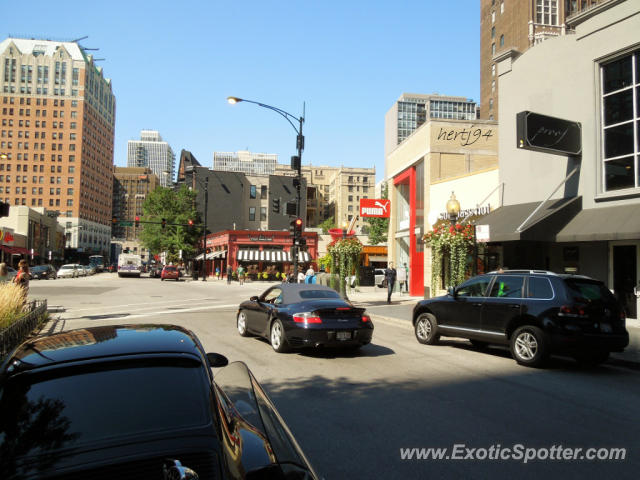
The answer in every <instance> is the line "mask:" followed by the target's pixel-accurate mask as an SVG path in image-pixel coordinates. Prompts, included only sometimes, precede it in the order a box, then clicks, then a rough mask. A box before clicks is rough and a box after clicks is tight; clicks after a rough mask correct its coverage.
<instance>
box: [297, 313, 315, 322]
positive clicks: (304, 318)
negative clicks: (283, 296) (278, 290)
mask: <svg viewBox="0 0 640 480" xmlns="http://www.w3.org/2000/svg"><path fill="white" fill-rule="evenodd" d="M293 321H294V322H296V323H322V319H321V318H320V317H319V316H318V314H317V313H316V312H301V313H294V314H293Z"/></svg>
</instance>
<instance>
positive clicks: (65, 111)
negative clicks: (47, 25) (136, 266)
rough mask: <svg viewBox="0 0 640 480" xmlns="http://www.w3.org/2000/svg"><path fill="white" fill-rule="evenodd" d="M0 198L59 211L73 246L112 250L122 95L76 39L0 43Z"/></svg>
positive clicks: (91, 250) (67, 238)
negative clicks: (115, 156)
mask: <svg viewBox="0 0 640 480" xmlns="http://www.w3.org/2000/svg"><path fill="white" fill-rule="evenodd" d="M0 68H1V69H2V70H1V71H0V123H1V127H0V154H2V155H1V156H0V199H3V200H4V201H5V202H7V203H10V204H11V205H25V206H29V207H44V208H47V209H48V210H50V211H54V212H57V214H58V215H59V216H60V217H64V218H59V219H58V221H59V222H60V223H61V224H63V226H65V229H66V232H65V235H66V240H67V244H66V247H67V248H77V249H78V250H79V251H82V252H95V253H102V254H107V253H108V250H109V241H110V238H111V192H112V182H113V180H112V176H113V145H114V127H115V114H116V100H115V96H114V95H113V92H112V87H111V80H109V79H106V78H104V75H103V71H102V68H100V67H98V66H96V64H95V62H94V60H93V57H92V56H91V55H90V54H88V53H87V52H86V51H85V50H84V49H83V48H82V47H81V46H80V45H79V44H78V43H76V42H54V41H49V40H34V39H22V38H6V39H5V40H3V41H2V42H0Z"/></svg>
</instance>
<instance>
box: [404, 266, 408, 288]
mask: <svg viewBox="0 0 640 480" xmlns="http://www.w3.org/2000/svg"><path fill="white" fill-rule="evenodd" d="M404 269H405V271H406V272H407V280H406V281H405V282H404V293H409V267H408V266H407V264H406V263H405V264H404Z"/></svg>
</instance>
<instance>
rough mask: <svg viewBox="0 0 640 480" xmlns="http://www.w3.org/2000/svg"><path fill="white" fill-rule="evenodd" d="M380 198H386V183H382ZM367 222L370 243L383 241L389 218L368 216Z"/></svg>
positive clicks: (387, 231)
mask: <svg viewBox="0 0 640 480" xmlns="http://www.w3.org/2000/svg"><path fill="white" fill-rule="evenodd" d="M382 198H388V190H387V184H386V183H384V184H383V185H382ZM367 223H368V224H369V242H370V243H371V245H377V244H379V243H385V242H386V241H387V234H388V233H389V219H388V218H379V217H368V218H367Z"/></svg>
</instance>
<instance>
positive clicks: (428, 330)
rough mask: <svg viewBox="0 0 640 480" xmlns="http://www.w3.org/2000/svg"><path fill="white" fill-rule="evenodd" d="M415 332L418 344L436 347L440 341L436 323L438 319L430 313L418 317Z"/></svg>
mask: <svg viewBox="0 0 640 480" xmlns="http://www.w3.org/2000/svg"><path fill="white" fill-rule="evenodd" d="M414 331H415V334H416V338H417V339H418V342H420V343H423V344H425V345H434V344H436V343H438V340H440V335H439V334H438V322H437V321H436V317H434V316H433V315H432V314H430V313H423V314H422V315H420V316H419V317H418V319H417V320H416V324H415V327H414Z"/></svg>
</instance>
